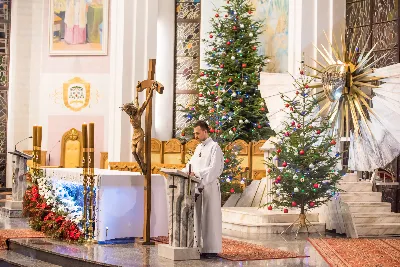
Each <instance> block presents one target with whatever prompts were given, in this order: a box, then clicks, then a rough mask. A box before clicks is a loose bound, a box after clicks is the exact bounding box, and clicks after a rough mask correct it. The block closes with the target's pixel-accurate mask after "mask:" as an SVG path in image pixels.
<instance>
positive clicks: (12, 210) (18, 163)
mask: <svg viewBox="0 0 400 267" xmlns="http://www.w3.org/2000/svg"><path fill="white" fill-rule="evenodd" d="M8 153H10V154H11V155H13V156H12V200H7V201H6V204H5V207H4V208H3V209H2V214H3V216H5V217H9V218H18V217H22V201H23V200H24V194H25V191H26V188H27V184H26V177H25V174H26V173H27V171H28V170H27V161H28V160H30V159H32V158H33V156H30V155H27V154H25V153H22V152H20V151H18V150H15V151H13V152H8Z"/></svg>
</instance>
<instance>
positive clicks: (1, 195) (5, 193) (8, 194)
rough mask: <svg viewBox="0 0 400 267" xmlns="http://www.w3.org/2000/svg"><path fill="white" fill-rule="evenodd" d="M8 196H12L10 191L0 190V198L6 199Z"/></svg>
mask: <svg viewBox="0 0 400 267" xmlns="http://www.w3.org/2000/svg"><path fill="white" fill-rule="evenodd" d="M8 196H12V193H11V192H0V199H6V198H7V197H8Z"/></svg>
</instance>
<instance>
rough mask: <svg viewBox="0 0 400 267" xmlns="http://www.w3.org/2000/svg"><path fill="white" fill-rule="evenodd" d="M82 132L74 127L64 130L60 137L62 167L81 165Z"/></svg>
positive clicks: (77, 166)
mask: <svg viewBox="0 0 400 267" xmlns="http://www.w3.org/2000/svg"><path fill="white" fill-rule="evenodd" d="M82 145H83V144H82V133H81V132H80V131H78V130H77V129H75V128H71V129H70V130H68V131H67V132H65V133H64V134H63V136H62V139H61V157H60V166H62V167H64V168H79V167H82V153H83V147H82Z"/></svg>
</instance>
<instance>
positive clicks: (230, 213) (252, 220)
mask: <svg viewBox="0 0 400 267" xmlns="http://www.w3.org/2000/svg"><path fill="white" fill-rule="evenodd" d="M299 213H300V211H299V210H298V209H289V212H288V213H283V211H281V210H268V209H267V208H263V209H259V208H252V207H247V208H245V207H235V208H222V221H223V222H226V223H234V224H246V225H247V224H263V223H292V222H294V221H295V220H296V219H297V218H298V217H299ZM307 219H308V220H309V221H310V222H318V221H319V219H318V213H308V214H307Z"/></svg>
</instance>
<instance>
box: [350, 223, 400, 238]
mask: <svg viewBox="0 0 400 267" xmlns="http://www.w3.org/2000/svg"><path fill="white" fill-rule="evenodd" d="M355 226H356V229H357V234H358V236H364V237H365V236H387V235H394V236H400V223H360V224H355Z"/></svg>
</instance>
